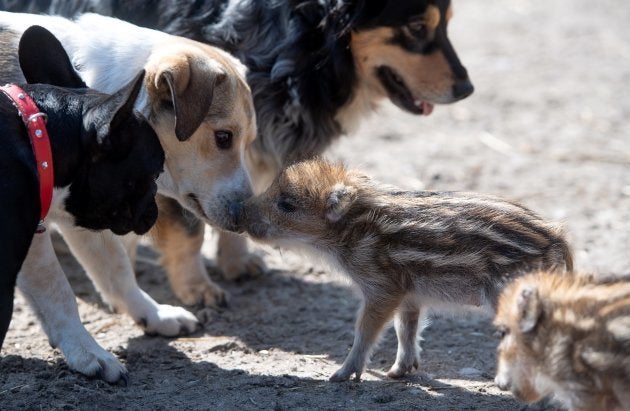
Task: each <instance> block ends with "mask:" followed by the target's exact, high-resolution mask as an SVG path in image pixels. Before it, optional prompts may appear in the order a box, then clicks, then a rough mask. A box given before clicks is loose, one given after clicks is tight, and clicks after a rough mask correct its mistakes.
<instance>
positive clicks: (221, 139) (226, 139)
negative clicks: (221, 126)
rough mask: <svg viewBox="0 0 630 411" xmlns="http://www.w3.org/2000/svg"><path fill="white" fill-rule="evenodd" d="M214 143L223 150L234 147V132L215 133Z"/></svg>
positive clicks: (218, 131) (221, 131) (220, 131)
mask: <svg viewBox="0 0 630 411" xmlns="http://www.w3.org/2000/svg"><path fill="white" fill-rule="evenodd" d="M214 141H215V142H216V144H217V147H219V148H220V149H221V150H227V149H228V148H230V147H232V132H231V131H228V130H217V131H215V132H214Z"/></svg>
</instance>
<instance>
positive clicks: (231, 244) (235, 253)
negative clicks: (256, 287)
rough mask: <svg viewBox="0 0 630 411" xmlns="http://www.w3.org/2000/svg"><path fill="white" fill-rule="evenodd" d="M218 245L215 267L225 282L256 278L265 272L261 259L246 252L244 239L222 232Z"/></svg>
mask: <svg viewBox="0 0 630 411" xmlns="http://www.w3.org/2000/svg"><path fill="white" fill-rule="evenodd" d="M218 245H219V247H218V252H217V265H218V266H219V269H220V270H221V272H222V273H223V277H224V278H225V279H226V280H230V281H234V280H237V279H239V278H245V277H258V276H260V275H262V274H264V273H265V271H267V266H266V265H265V261H264V260H263V259H262V257H261V256H260V255H258V254H256V253H252V252H250V251H249V250H248V245H247V239H246V238H245V237H242V236H239V235H236V234H234V233H228V232H222V233H221V234H220V236H219V244H218Z"/></svg>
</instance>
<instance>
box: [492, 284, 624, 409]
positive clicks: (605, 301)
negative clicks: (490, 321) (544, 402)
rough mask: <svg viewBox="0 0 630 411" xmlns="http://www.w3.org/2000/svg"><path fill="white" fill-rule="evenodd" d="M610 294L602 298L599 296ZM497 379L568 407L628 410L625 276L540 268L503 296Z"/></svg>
mask: <svg viewBox="0 0 630 411" xmlns="http://www.w3.org/2000/svg"><path fill="white" fill-rule="evenodd" d="M604 296H608V298H604ZM495 324H496V326H497V327H498V328H499V330H500V331H502V333H503V334H504V336H503V338H502V341H501V343H500V345H499V348H498V357H499V358H498V369H497V377H496V379H495V381H496V383H497V385H498V386H499V387H500V388H502V389H509V390H511V391H512V393H513V394H514V395H515V396H516V397H517V398H518V399H520V400H521V401H524V402H528V403H529V402H535V401H539V400H540V399H542V398H545V397H551V398H554V399H555V400H557V401H559V402H560V403H561V404H562V405H563V406H565V407H567V408H568V409H569V410H628V409H630V402H628V400H629V399H630V398H629V395H630V394H628V393H629V392H630V281H629V280H628V279H627V278H626V279H610V280H608V281H596V280H594V279H593V278H588V277H586V276H579V275H576V276H562V275H558V274H557V273H550V272H540V273H535V274H531V275H528V276H525V277H522V278H519V279H517V280H516V281H515V282H514V283H513V284H511V285H510V286H509V287H508V288H507V289H506V290H505V291H504V292H503V294H502V295H501V298H500V301H499V306H498V310H497V315H496V318H495Z"/></svg>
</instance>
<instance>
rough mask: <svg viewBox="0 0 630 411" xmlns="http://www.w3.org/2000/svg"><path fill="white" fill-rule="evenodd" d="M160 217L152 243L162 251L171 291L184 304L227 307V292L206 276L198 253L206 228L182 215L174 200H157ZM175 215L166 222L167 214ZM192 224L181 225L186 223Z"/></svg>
mask: <svg viewBox="0 0 630 411" xmlns="http://www.w3.org/2000/svg"><path fill="white" fill-rule="evenodd" d="M157 202H158V206H159V215H161V216H162V217H163V218H158V221H157V223H156V225H155V226H154V227H153V229H152V232H151V234H152V236H153V237H152V240H153V243H154V244H155V245H156V247H158V248H159V249H160V250H161V253H162V259H161V262H162V264H163V265H164V268H165V269H166V273H167V275H168V279H169V281H170V283H171V288H172V289H173V291H174V292H175V295H176V296H177V298H179V299H180V301H182V302H183V303H184V304H187V305H195V304H199V303H201V304H202V305H204V306H225V305H226V303H227V299H226V298H227V297H226V294H225V292H224V291H223V290H222V289H221V287H219V286H218V285H217V284H215V283H214V282H213V281H212V280H211V279H210V277H208V275H207V274H206V269H205V267H204V263H203V258H202V257H201V255H200V254H199V249H200V248H201V246H202V243H203V230H204V225H203V224H202V223H200V222H199V220H197V219H196V218H190V217H191V216H190V215H187V214H183V215H182V214H181V210H180V209H179V207H176V206H175V200H172V199H169V198H166V197H158V198H157ZM165 213H167V214H175V215H174V216H169V218H164V214H165ZM187 218H188V219H190V220H189V221H182V220H186V219H187Z"/></svg>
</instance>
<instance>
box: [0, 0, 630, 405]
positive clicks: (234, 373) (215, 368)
mask: <svg viewBox="0 0 630 411" xmlns="http://www.w3.org/2000/svg"><path fill="white" fill-rule="evenodd" d="M454 4H455V11H456V14H455V18H454V20H453V22H452V24H451V27H450V32H451V37H452V39H453V41H454V43H455V44H456V47H457V49H458V51H459V54H460V58H461V59H462V60H463V62H464V63H465V64H466V66H467V67H468V69H469V71H470V73H471V77H472V79H473V81H474V82H475V86H476V92H475V94H474V96H472V97H471V98H469V99H467V100H466V101H464V102H462V103H459V104H457V105H454V106H448V107H438V108H437V109H436V111H435V113H434V114H433V115H432V116H431V117H428V118H426V117H423V118H417V117H412V116H410V115H407V114H404V113H401V112H400V111H399V110H397V109H396V108H394V107H393V106H390V105H388V104H387V105H384V106H383V109H382V110H381V112H380V113H378V114H377V115H375V116H374V117H373V118H372V119H370V120H369V121H367V122H366V123H364V127H363V128H362V129H361V130H359V131H358V132H357V133H356V134H355V135H353V136H351V137H350V138H345V139H342V140H341V141H339V143H338V144H337V145H336V146H335V147H334V148H333V149H332V150H331V151H330V153H329V155H330V157H332V158H335V159H343V160H345V161H346V162H347V163H349V164H351V165H353V166H357V167H360V168H362V169H363V170H365V171H366V172H368V173H370V174H372V175H373V176H375V177H376V178H378V179H380V180H381V181H383V182H386V183H391V184H396V185H399V186H401V187H404V188H409V189H440V190H447V189H463V190H476V191H482V192H487V193H493V194H498V195H501V196H506V197H509V198H512V199H516V200H519V201H521V202H523V203H524V204H526V205H527V206H529V207H531V208H533V209H534V210H536V211H538V212H540V213H541V214H542V215H544V216H546V217H548V218H550V219H555V220H559V221H563V222H564V223H565V224H566V227H567V230H568V232H569V234H570V238H571V241H572V243H573V245H574V248H575V254H576V260H577V266H578V267H579V268H580V269H582V270H587V271H594V272H601V273H613V274H623V273H626V274H627V273H630V137H629V136H628V132H629V126H630V121H629V120H628V118H629V117H630V98H629V97H628V90H629V88H628V84H630V25H629V24H628V21H630V3H628V2H627V1H625V0H601V1H599V2H593V1H591V0H547V1H545V2H533V1H528V0H466V1H463V0H454ZM214 241H216V238H215V237H212V236H209V238H208V242H207V244H206V248H207V249H208V253H209V254H208V255H209V256H212V253H211V249H212V248H213V242H214ZM58 245H59V247H58V251H59V254H60V255H61V258H62V259H63V263H64V267H65V269H66V272H67V273H68V276H69V278H70V280H71V283H72V286H73V288H74V290H75V292H76V295H77V298H78V302H79V309H80V312H81V316H82V319H83V321H84V323H85V325H86V327H87V329H88V330H89V331H90V332H91V333H92V334H93V335H95V336H96V339H97V340H98V341H99V343H101V344H102V345H103V346H104V347H106V348H107V349H109V350H111V351H112V352H114V353H115V354H116V355H117V356H118V358H120V359H121V361H123V362H124V363H125V364H126V365H127V367H128V369H129V371H130V373H131V383H130V385H129V386H127V387H119V386H110V385H108V384H106V383H104V382H101V381H97V380H90V379H87V378H85V377H83V376H81V375H77V374H75V373H73V372H70V371H69V370H68V368H67V366H66V365H65V364H64V361H63V358H62V357H61V355H60V354H59V352H57V351H55V350H52V349H51V348H50V347H49V345H48V343H47V340H46V338H45V336H44V334H43V332H42V331H41V329H40V327H39V325H38V324H37V322H36V320H35V318H34V316H33V314H32V313H31V311H30V309H29V308H28V307H27V306H26V304H25V302H24V300H23V299H22V298H21V297H20V296H18V297H17V301H16V306H17V308H16V312H15V315H14V319H13V323H12V326H11V329H10V331H9V334H8V336H7V339H6V342H5V347H4V353H3V357H2V358H1V359H0V408H1V409H75V408H80V409H141V408H142V409H277V410H281V409H300V408H302V409H307V408H309V409H313V408H321V409H332V408H348V409H412V408H413V409H426V410H472V409H479V410H516V409H520V408H521V405H519V404H518V403H517V402H516V401H515V400H514V399H513V398H512V397H511V396H510V395H509V394H506V393H502V392H500V391H499V390H498V389H497V388H496V387H495V386H494V385H493V383H492V379H493V375H494V369H495V347H496V344H497V337H496V335H494V331H493V329H492V326H491V325H490V322H489V320H488V319H483V318H479V317H475V316H464V317H453V318H437V319H435V321H434V322H433V324H432V325H431V326H430V327H429V328H428V329H427V330H426V332H425V334H424V338H425V341H424V342H423V348H424V351H423V355H422V360H423V363H422V372H420V373H418V374H416V375H414V376H411V377H409V378H406V379H403V380H400V381H392V380H388V379H387V378H386V377H385V376H384V371H386V370H387V369H388V367H389V366H390V365H391V363H392V362H393V360H394V356H395V349H396V343H395V338H394V333H393V331H392V330H389V331H388V332H387V333H386V335H385V338H384V339H383V342H382V344H381V346H380V348H379V349H378V350H377V351H376V353H375V356H374V358H373V361H372V364H371V365H370V367H369V369H368V372H366V373H365V374H364V378H363V381H362V382H360V383H354V382H347V383H340V384H334V383H329V382H328V381H327V379H328V376H329V375H330V374H331V373H332V372H334V370H336V369H337V368H338V367H339V364H340V363H341V362H342V361H343V358H344V356H345V354H346V353H347V352H348V350H349V348H350V345H351V342H352V335H353V319H354V315H355V310H356V308H357V303H358V300H357V299H356V297H355V296H354V294H353V293H352V291H351V288H350V287H349V286H348V284H347V283H345V282H344V281H343V280H342V279H341V278H340V277H339V276H338V275H334V274H331V273H329V272H327V271H326V270H324V269H321V268H319V267H316V266H313V265H312V264H311V263H309V262H306V261H303V260H301V259H300V258H299V257H296V256H294V255H292V254H290V253H288V252H283V253H279V252H277V251H275V250H265V251H264V252H265V253H266V254H267V255H266V258H267V260H268V262H269V265H270V267H271V268H272V270H271V271H270V273H269V274H268V275H266V276H264V277H262V278H259V279H254V280H249V281H244V282H240V283H236V284H234V283H227V282H225V281H222V280H221V278H220V276H219V274H218V273H217V272H216V269H215V268H214V261H213V260H212V258H211V257H209V258H208V261H207V265H208V268H209V270H210V272H211V275H212V276H213V278H215V279H216V280H217V281H218V282H219V283H220V284H222V285H223V286H224V287H225V288H226V289H227V290H228V291H229V292H230V293H231V297H232V298H231V305H230V308H229V309H226V310H223V311H210V312H208V311H206V312H204V314H205V317H207V318H206V319H207V323H206V326H205V328H204V330H203V331H202V332H199V333H197V334H195V335H193V336H190V337H187V338H177V339H166V338H159V337H148V336H144V335H143V334H142V332H141V331H140V330H139V329H138V328H137V327H136V326H135V325H134V324H133V323H132V321H131V320H130V319H129V318H127V317H125V316H122V315H116V314H112V313H110V312H108V310H107V309H106V307H104V306H103V304H102V303H101V302H100V299H99V297H98V295H97V294H96V292H95V291H94V288H93V286H92V285H91V283H90V282H89V280H88V279H87V278H86V277H85V275H84V274H83V272H82V270H81V268H80V267H79V266H78V265H77V263H76V262H75V261H74V260H73V258H72V257H71V256H70V255H69V254H68V253H67V250H66V249H65V247H64V245H63V244H62V243H61V241H58ZM141 257H142V261H141V262H140V263H139V264H138V266H137V271H138V279H139V282H140V283H141V285H142V287H143V288H144V289H145V290H146V291H147V292H149V293H150V294H151V295H153V296H154V297H155V298H156V299H157V300H158V301H160V302H163V303H170V304H177V302H176V300H175V298H174V296H173V294H172V293H171V291H170V289H169V287H168V285H167V283H166V280H165V276H164V273H163V272H162V270H161V269H160V268H159V266H158V265H157V264H156V263H155V261H157V258H158V257H157V255H156V254H155V253H154V252H153V251H151V250H150V249H148V248H143V249H142V250H141Z"/></svg>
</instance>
